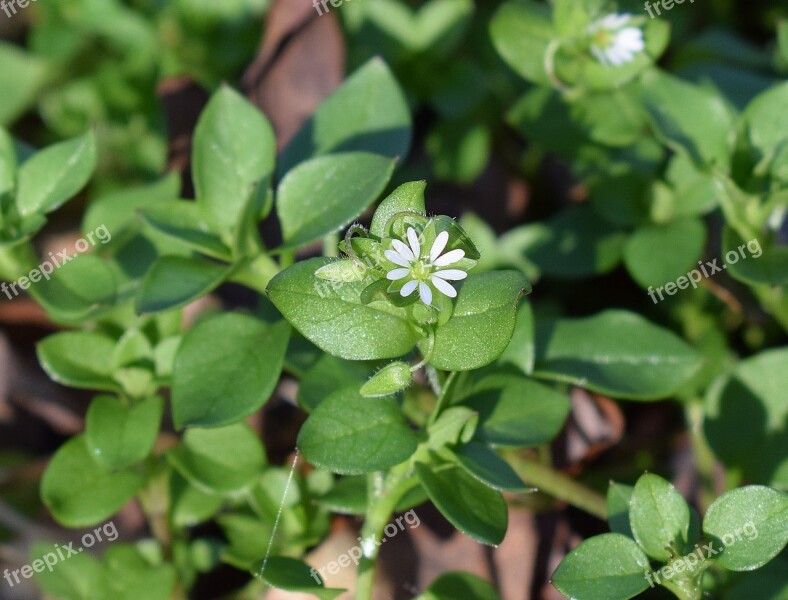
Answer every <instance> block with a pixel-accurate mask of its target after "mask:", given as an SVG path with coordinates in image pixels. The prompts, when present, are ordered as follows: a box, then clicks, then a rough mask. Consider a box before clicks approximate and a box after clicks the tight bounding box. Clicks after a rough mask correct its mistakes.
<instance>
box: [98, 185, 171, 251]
mask: <svg viewBox="0 0 788 600" xmlns="http://www.w3.org/2000/svg"><path fill="white" fill-rule="evenodd" d="M180 187H181V178H180V175H179V174H178V173H175V172H172V173H170V174H169V175H167V176H165V177H162V178H161V179H160V180H158V181H156V182H154V183H150V184H147V185H143V186H139V187H133V188H129V189H127V188H122V189H120V190H115V191H112V192H109V193H107V194H102V195H100V196H99V197H98V198H96V199H95V200H93V201H92V202H91V203H90V205H89V206H88V207H87V210H86V211H85V215H84V217H83V219H82V232H83V233H84V234H88V233H90V232H92V231H96V229H98V228H100V227H101V226H102V225H103V226H104V227H106V228H107V230H108V231H111V232H112V238H113V240H115V241H116V243H117V240H118V239H122V238H124V237H125V236H123V235H122V234H124V233H126V232H127V231H128V232H129V233H131V232H132V231H136V230H137V229H138V228H139V226H140V225H141V223H142V221H141V219H140V218H139V216H138V213H137V211H138V210H140V209H144V208H149V207H152V206H155V205H157V204H165V203H167V202H168V201H171V200H174V199H175V198H177V197H178V193H179V192H180ZM126 239H128V238H126Z"/></svg>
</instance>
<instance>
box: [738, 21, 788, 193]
mask: <svg viewBox="0 0 788 600" xmlns="http://www.w3.org/2000/svg"><path fill="white" fill-rule="evenodd" d="M783 29H784V30H786V27H785V26H784V27H783ZM787 102H788V83H781V84H779V85H775V86H774V87H771V88H769V89H768V90H766V91H765V92H763V93H762V94H760V95H758V96H757V97H756V98H755V99H754V100H753V101H752V102H750V104H749V105H748V106H747V109H746V110H745V111H744V114H743V115H742V119H743V121H744V123H745V126H746V127H747V133H748V138H749V141H750V144H751V145H752V147H753V148H754V149H755V150H756V152H757V156H756V159H757V160H758V162H765V163H766V164H769V163H772V169H773V170H774V169H775V168H777V167H778V164H776V163H774V160H775V159H776V158H777V156H778V153H779V152H780V151H781V150H782V151H784V149H785V147H786V145H788V144H787V143H786V140H787V139H788V116H786V114H785V105H786V103H787ZM775 175H776V176H777V175H780V176H782V178H783V179H788V171H786V172H784V173H775Z"/></svg>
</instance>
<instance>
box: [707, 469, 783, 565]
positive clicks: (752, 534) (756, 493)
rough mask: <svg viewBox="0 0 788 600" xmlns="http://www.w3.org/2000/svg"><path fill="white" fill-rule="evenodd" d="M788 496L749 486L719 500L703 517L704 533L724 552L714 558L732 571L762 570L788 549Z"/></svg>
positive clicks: (772, 490)
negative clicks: (787, 529)
mask: <svg viewBox="0 0 788 600" xmlns="http://www.w3.org/2000/svg"><path fill="white" fill-rule="evenodd" d="M786 522H788V494H786V493H785V492H781V491H779V490H775V489H772V488H768V487H765V486H761V485H748V486H745V487H742V488H738V489H735V490H732V491H730V492H728V493H726V494H723V495H722V496H720V497H719V498H717V499H716V500H715V501H714V502H713V503H712V505H711V506H710V507H709V509H708V510H707V511H706V515H705V516H704V518H703V533H704V534H705V535H706V537H707V538H708V539H711V540H714V541H715V542H716V544H715V547H716V549H717V550H720V549H722V553H721V554H718V555H716V556H715V557H714V558H715V559H716V560H717V562H718V563H719V564H720V565H722V566H723V567H725V568H726V569H729V570H731V571H750V570H752V569H757V568H759V567H762V566H763V565H765V564H766V563H767V562H769V561H770V560H771V559H773V558H774V557H775V556H777V555H778V554H779V553H780V552H782V550H783V548H785V544H786V542H788V536H786V532H785V524H786Z"/></svg>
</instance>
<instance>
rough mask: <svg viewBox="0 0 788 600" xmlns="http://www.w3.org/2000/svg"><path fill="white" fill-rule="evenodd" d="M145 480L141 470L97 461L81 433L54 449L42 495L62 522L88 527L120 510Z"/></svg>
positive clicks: (44, 480)
mask: <svg viewBox="0 0 788 600" xmlns="http://www.w3.org/2000/svg"><path fill="white" fill-rule="evenodd" d="M143 483H144V478H143V476H142V474H141V473H138V472H136V471H131V470H120V471H118V470H114V471H113V470H110V469H109V468H108V467H105V466H102V465H100V464H98V463H97V462H95V461H94V460H93V457H92V456H91V453H90V450H89V449H88V446H87V444H86V442H85V437H84V436H82V435H79V436H76V437H73V438H71V439H70V440H69V441H67V442H66V443H65V444H63V445H62V446H61V447H60V448H59V449H58V451H57V452H55V455H54V456H53V457H52V460H51V461H50V463H49V465H48V466H47V469H46V471H45V472H44V476H43V478H42V479H41V498H42V500H43V501H44V504H46V506H47V508H49V510H50V511H51V512H52V515H53V516H54V517H55V519H57V520H58V522H59V523H61V524H63V525H65V526H66V527H87V526H89V525H94V524H96V523H100V522H102V521H104V520H106V519H107V518H108V517H110V516H111V515H113V514H114V513H115V512H117V511H118V510H119V509H120V508H121V507H122V506H123V505H124V504H126V502H128V501H129V500H130V499H131V498H132V497H133V496H134V494H136V493H137V492H138V491H139V490H140V489H141V488H142V485H143Z"/></svg>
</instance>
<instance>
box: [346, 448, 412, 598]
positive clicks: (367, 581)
mask: <svg viewBox="0 0 788 600" xmlns="http://www.w3.org/2000/svg"><path fill="white" fill-rule="evenodd" d="M409 466H410V463H409V462H406V463H403V464H402V465H399V466H397V467H395V468H394V469H392V471H391V472H390V473H389V475H388V477H387V478H386V482H385V483H381V479H382V477H383V476H382V474H381V473H372V474H370V475H369V476H368V499H367V514H366V519H365V520H364V526H363V527H362V528H361V540H362V542H361V550H362V555H361V560H360V561H359V564H358V579H357V581H356V596H355V597H356V600H372V592H373V589H374V585H375V567H376V565H377V558H378V550H379V547H380V543H381V540H382V539H383V530H384V529H385V527H386V525H388V522H389V520H390V519H391V515H392V514H393V513H394V510H395V508H396V507H397V504H398V503H399V501H400V500H401V499H402V497H403V496H404V495H405V494H406V493H407V492H408V490H410V489H411V488H412V487H414V486H415V485H416V483H417V482H418V481H417V479H416V478H415V477H412V476H411V477H406V475H407V469H408V468H409Z"/></svg>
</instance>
